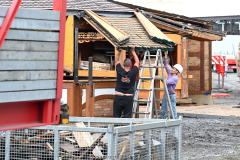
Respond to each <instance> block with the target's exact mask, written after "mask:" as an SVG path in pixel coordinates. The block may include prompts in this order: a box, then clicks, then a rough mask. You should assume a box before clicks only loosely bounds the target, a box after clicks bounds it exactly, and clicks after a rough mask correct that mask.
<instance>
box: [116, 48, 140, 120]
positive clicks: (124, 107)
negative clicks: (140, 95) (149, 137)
mask: <svg viewBox="0 0 240 160" xmlns="http://www.w3.org/2000/svg"><path fill="white" fill-rule="evenodd" d="M134 49H135V47H132V48H131V50H130V51H131V52H132V55H133V57H134V60H135V64H134V67H133V68H132V69H131V63H132V62H131V60H130V59H129V58H126V59H125V60H124V64H123V66H124V68H122V66H121V64H120V62H119V56H120V54H121V53H122V50H121V49H119V50H118V54H117V55H116V57H115V64H116V71H117V83H116V88H115V97H114V103H113V117H115V118H120V117H121V114H122V111H123V112H124V118H131V115H132V107H133V93H134V89H135V88H134V85H135V79H136V76H137V74H138V67H139V59H138V57H137V55H136V53H135V50H134Z"/></svg>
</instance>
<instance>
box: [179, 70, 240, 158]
mask: <svg viewBox="0 0 240 160" xmlns="http://www.w3.org/2000/svg"><path fill="white" fill-rule="evenodd" d="M212 75H213V93H229V94H230V97H220V98H219V99H214V104H220V105H221V104H224V105H236V107H239V109H240V105H239V103H240V84H239V82H237V81H239V78H238V77H237V75H236V73H233V72H232V71H231V70H230V71H229V72H228V75H227V78H225V79H224V80H225V89H224V90H221V89H220V90H218V89H216V88H217V84H218V76H217V74H216V72H213V73H212ZM221 84H222V79H221ZM182 131H183V134H182V159H183V160H189V159H192V160H219V159H220V160H221V159H231V160H239V159H240V145H239V144H240V120H226V119H224V120H223V119H200V118H198V119H197V118H183V128H182Z"/></svg>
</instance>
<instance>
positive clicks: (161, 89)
mask: <svg viewBox="0 0 240 160" xmlns="http://www.w3.org/2000/svg"><path fill="white" fill-rule="evenodd" d="M154 90H158V91H159V90H160V91H163V90H164V88H154Z"/></svg>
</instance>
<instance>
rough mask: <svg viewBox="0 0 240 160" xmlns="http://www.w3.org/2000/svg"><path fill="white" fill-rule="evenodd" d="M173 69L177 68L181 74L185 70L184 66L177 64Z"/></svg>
mask: <svg viewBox="0 0 240 160" xmlns="http://www.w3.org/2000/svg"><path fill="white" fill-rule="evenodd" d="M173 67H174V68H176V69H177V70H178V72H179V73H182V71H183V68H182V66H181V65H180V64H175V65H174V66H173Z"/></svg>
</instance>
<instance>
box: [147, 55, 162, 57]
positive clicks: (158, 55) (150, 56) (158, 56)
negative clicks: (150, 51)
mask: <svg viewBox="0 0 240 160" xmlns="http://www.w3.org/2000/svg"><path fill="white" fill-rule="evenodd" d="M146 56H148V57H157V56H158V57H160V55H146Z"/></svg>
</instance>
